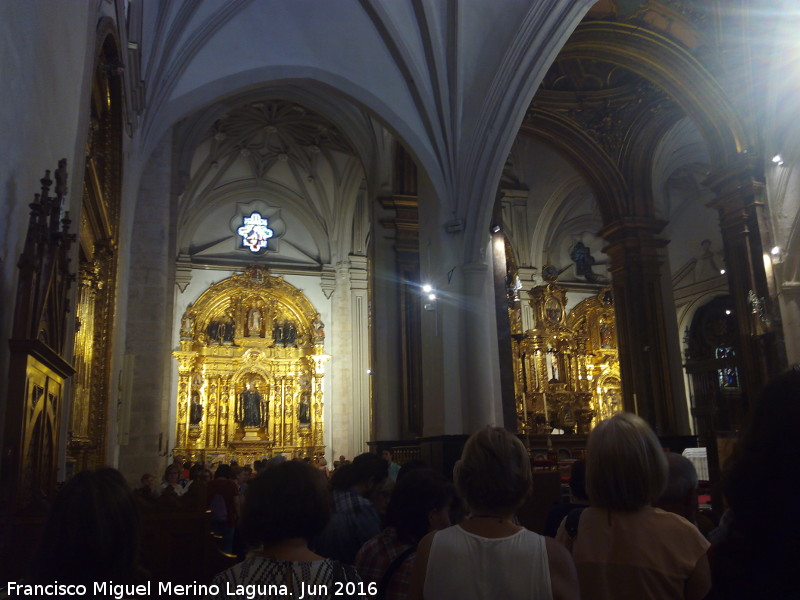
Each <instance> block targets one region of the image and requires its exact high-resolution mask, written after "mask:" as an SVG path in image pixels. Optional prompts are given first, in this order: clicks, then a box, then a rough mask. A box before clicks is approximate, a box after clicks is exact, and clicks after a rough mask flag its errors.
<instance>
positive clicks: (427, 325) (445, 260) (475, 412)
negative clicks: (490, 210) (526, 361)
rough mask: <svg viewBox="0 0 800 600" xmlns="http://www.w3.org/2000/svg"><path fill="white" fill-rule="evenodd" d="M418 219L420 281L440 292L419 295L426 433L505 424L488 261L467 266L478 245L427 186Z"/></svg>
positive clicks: (422, 189) (422, 190)
mask: <svg viewBox="0 0 800 600" xmlns="http://www.w3.org/2000/svg"><path fill="white" fill-rule="evenodd" d="M419 214H420V219H419V222H420V272H421V273H420V283H421V284H425V283H428V284H430V285H431V286H433V292H432V293H435V294H436V298H435V299H429V298H428V297H427V295H426V294H425V295H423V297H422V311H421V324H422V327H421V347H422V384H423V398H424V399H425V400H424V413H423V414H424V419H423V436H424V437H431V436H443V435H462V434H470V433H472V432H473V431H475V430H476V429H477V428H479V427H482V426H485V425H488V424H497V423H500V422H501V416H500V414H501V413H500V375H499V369H498V352H497V324H496V320H495V313H494V293H493V286H494V284H493V277H492V270H491V268H490V266H489V264H488V263H487V262H486V259H484V261H482V262H475V263H471V262H470V263H465V260H464V259H465V254H466V248H467V246H468V245H469V244H475V243H481V242H480V241H470V242H468V244H465V240H464V233H463V231H462V228H461V227H460V225H459V222H457V221H455V222H454V221H451V220H449V219H452V215H447V211H446V210H445V209H444V208H443V207H442V206H441V202H437V201H436V198H435V194H434V192H433V191H432V190H431V189H429V188H428V186H427V182H425V181H421V185H420V202H419ZM482 243H483V244H485V249H488V244H489V232H488V231H487V232H486V238H485V240H483V242H482ZM484 256H486V252H484ZM420 293H421V294H422V293H423V292H422V290H420Z"/></svg>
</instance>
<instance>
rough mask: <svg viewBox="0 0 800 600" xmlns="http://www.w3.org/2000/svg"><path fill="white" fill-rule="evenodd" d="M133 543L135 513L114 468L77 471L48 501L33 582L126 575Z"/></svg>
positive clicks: (131, 567)
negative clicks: (49, 504)
mask: <svg viewBox="0 0 800 600" xmlns="http://www.w3.org/2000/svg"><path fill="white" fill-rule="evenodd" d="M138 549H139V513H138V511H137V508H136V502H135V500H134V497H133V494H132V492H131V489H130V488H129V487H128V484H127V483H126V481H125V478H124V477H123V476H122V474H121V473H120V472H119V471H117V470H116V469H110V468H103V469H97V470H96V471H81V472H80V473H78V474H77V475H75V476H74V477H73V478H72V479H70V480H69V481H67V482H66V483H65V484H64V486H63V487H62V488H61V490H60V491H59V492H58V495H57V496H56V498H55V501H54V502H53V506H52V508H51V510H50V514H49V516H48V518H47V522H46V524H45V527H44V533H43V535H42V539H41V543H40V545H39V550H38V553H37V557H36V559H35V560H34V561H33V567H32V578H33V580H34V581H36V582H42V583H52V582H53V581H56V580H57V581H59V582H60V583H84V584H85V583H88V582H91V581H109V580H111V581H114V582H115V583H116V582H119V583H124V582H128V581H131V580H132V579H133V577H134V576H135V572H136V558H137V553H138Z"/></svg>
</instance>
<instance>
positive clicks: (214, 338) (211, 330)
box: [206, 321, 220, 344]
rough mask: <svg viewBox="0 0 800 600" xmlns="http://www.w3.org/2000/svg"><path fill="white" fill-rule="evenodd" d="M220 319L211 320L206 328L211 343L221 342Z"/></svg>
mask: <svg viewBox="0 0 800 600" xmlns="http://www.w3.org/2000/svg"><path fill="white" fill-rule="evenodd" d="M219 326H220V323H219V321H211V323H209V324H208V327H207V328H206V335H207V336H208V343H209V344H219Z"/></svg>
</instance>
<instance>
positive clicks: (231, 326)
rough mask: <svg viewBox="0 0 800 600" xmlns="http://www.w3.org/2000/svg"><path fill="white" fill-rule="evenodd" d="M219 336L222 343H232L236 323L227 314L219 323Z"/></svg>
mask: <svg viewBox="0 0 800 600" xmlns="http://www.w3.org/2000/svg"><path fill="white" fill-rule="evenodd" d="M219 328H220V337H221V338H222V343H223V344H225V345H230V344H233V336H234V334H235V333H236V323H235V322H234V320H233V317H231V316H228V317H227V318H226V319H225V320H224V321H223V322H222V323H220V324H219Z"/></svg>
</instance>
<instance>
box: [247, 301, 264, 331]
mask: <svg viewBox="0 0 800 600" xmlns="http://www.w3.org/2000/svg"><path fill="white" fill-rule="evenodd" d="M247 335H248V336H249V337H261V310H259V308H258V307H257V306H254V307H253V308H251V309H250V314H248V316H247Z"/></svg>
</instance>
